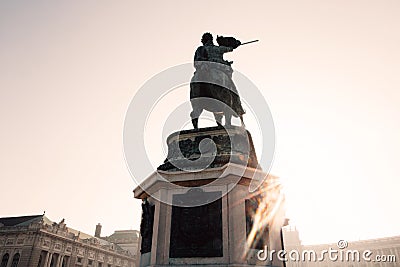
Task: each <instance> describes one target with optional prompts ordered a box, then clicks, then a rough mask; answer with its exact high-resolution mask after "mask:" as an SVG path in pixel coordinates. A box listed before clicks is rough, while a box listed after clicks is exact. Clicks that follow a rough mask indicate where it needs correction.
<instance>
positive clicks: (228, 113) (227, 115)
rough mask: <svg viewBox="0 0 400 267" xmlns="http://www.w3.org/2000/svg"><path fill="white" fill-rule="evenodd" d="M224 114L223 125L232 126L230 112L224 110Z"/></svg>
mask: <svg viewBox="0 0 400 267" xmlns="http://www.w3.org/2000/svg"><path fill="white" fill-rule="evenodd" d="M224 114H225V126H232V122H231V121H232V113H230V112H229V111H228V112H225V113H224Z"/></svg>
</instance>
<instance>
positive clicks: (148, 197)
mask: <svg viewBox="0 0 400 267" xmlns="http://www.w3.org/2000/svg"><path fill="white" fill-rule="evenodd" d="M167 143H168V157H167V159H166V160H165V162H164V163H163V164H162V165H160V167H159V168H158V170H156V171H155V172H154V173H153V174H152V175H150V176H149V177H148V178H147V179H145V180H144V182H143V183H142V184H141V185H140V186H138V187H137V188H136V189H135V190H134V194H135V198H139V199H142V200H143V204H142V208H143V214H142V222H141V236H140V247H141V251H140V253H139V257H140V260H139V262H138V264H139V266H171V265H172V266H255V265H262V266H283V264H282V263H281V262H279V261H277V260H276V259H273V261H271V260H269V259H267V260H265V261H261V260H259V259H258V257H257V253H258V252H259V251H260V250H264V249H265V247H266V246H267V247H268V249H269V250H276V251H278V250H280V249H282V243H281V227H282V226H283V223H284V214H283V209H282V205H281V204H282V203H283V196H282V194H281V192H280V185H279V182H278V178H277V177H275V176H272V175H268V174H266V173H265V172H263V171H262V170H261V169H260V168H257V167H258V163H257V157H256V155H255V152H254V147H253V143H252V140H251V136H250V134H249V133H248V132H247V131H245V130H244V129H243V128H239V127H232V129H223V128H217V127H214V128H205V129H199V130H191V131H182V132H178V133H174V134H172V135H171V136H170V137H169V138H168V140H167ZM252 182H258V183H260V184H261V185H260V187H259V188H258V189H257V190H256V191H255V192H250V190H249V187H250V184H251V183H252ZM266 218H269V219H268V220H266Z"/></svg>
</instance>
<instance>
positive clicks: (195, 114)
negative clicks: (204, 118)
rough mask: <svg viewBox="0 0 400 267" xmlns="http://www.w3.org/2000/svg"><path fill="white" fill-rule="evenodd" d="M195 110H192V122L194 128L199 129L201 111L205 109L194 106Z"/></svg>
mask: <svg viewBox="0 0 400 267" xmlns="http://www.w3.org/2000/svg"><path fill="white" fill-rule="evenodd" d="M192 108H193V111H192V112H190V117H191V118H192V124H193V128H194V129H199V117H200V114H201V112H203V109H201V108H199V107H196V106H193V105H192Z"/></svg>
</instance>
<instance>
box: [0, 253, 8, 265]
mask: <svg viewBox="0 0 400 267" xmlns="http://www.w3.org/2000/svg"><path fill="white" fill-rule="evenodd" d="M9 257H10V255H9V254H8V253H6V254H4V256H3V258H2V259H1V264H0V267H6V266H7V263H8V258H9Z"/></svg>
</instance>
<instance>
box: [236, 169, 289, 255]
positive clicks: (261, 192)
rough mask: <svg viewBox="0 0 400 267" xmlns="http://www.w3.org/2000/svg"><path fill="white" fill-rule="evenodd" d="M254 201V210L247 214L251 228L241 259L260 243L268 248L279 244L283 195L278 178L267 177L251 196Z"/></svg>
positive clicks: (282, 219) (282, 215)
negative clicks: (250, 221)
mask: <svg viewBox="0 0 400 267" xmlns="http://www.w3.org/2000/svg"><path fill="white" fill-rule="evenodd" d="M252 200H255V201H256V204H255V205H256V209H255V210H254V212H253V214H249V215H250V218H251V220H252V223H251V224H252V227H251V230H250V232H249V233H248V235H247V240H246V249H245V251H244V254H243V257H244V258H245V257H247V256H248V253H249V250H250V249H251V248H254V247H257V245H258V244H260V242H261V243H262V244H263V246H268V248H274V247H277V246H278V245H276V244H277V243H276V242H280V230H281V227H282V224H283V222H284V220H285V218H284V210H283V209H284V201H285V198H284V194H283V192H282V184H281V183H280V180H279V178H278V177H274V176H271V175H269V176H268V178H267V179H266V180H265V182H264V183H263V184H262V185H261V186H260V187H259V189H258V190H257V191H255V192H254V193H253V194H252Z"/></svg>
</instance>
